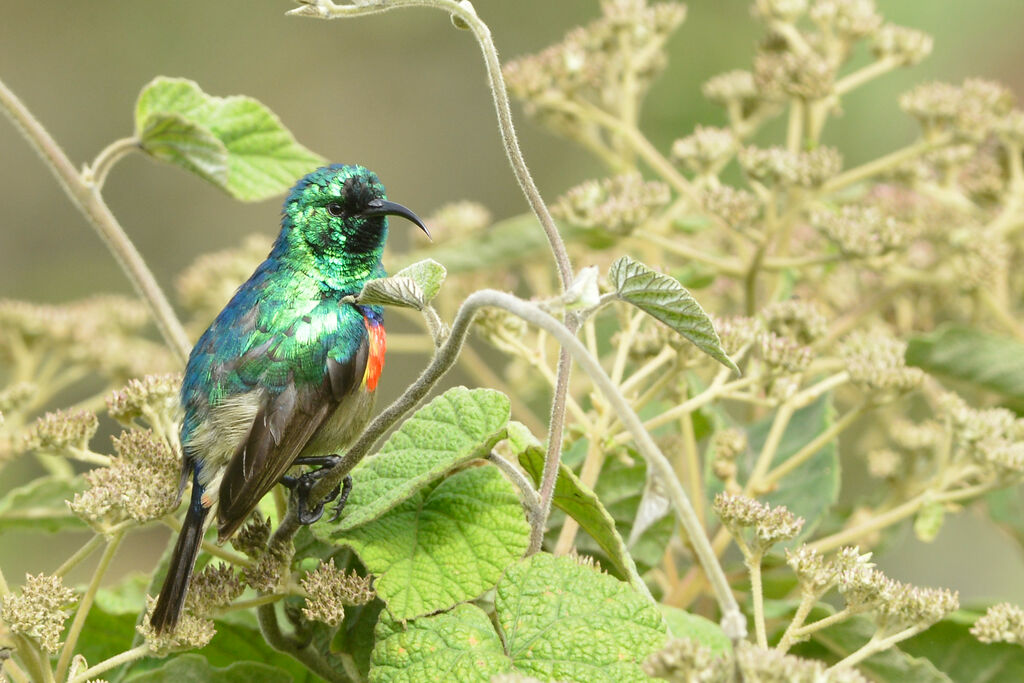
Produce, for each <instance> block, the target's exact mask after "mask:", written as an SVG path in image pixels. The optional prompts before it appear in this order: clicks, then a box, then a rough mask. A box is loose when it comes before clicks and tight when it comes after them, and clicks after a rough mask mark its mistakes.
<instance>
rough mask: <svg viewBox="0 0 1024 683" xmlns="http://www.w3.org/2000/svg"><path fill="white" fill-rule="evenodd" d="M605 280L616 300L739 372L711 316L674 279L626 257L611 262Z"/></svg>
mask: <svg viewBox="0 0 1024 683" xmlns="http://www.w3.org/2000/svg"><path fill="white" fill-rule="evenodd" d="M608 280H609V281H610V282H611V283H612V286H613V287H615V294H616V296H617V297H618V298H619V299H621V300H622V301H625V302H627V303H630V304H633V305H634V306H636V307H637V308H639V309H640V310H642V311H644V312H645V313H647V314H648V315H650V316H652V317H654V318H657V319H658V320H660V321H661V322H663V323H665V324H666V325H668V326H669V327H671V328H672V329H673V330H675V331H676V332H678V333H679V334H681V335H683V336H684V337H686V338H687V339H689V340H690V341H691V342H693V343H694V344H695V345H696V346H697V348H698V349H700V350H701V351H703V352H704V353H706V354H707V355H709V356H711V357H712V358H714V359H715V360H717V361H718V362H719V363H721V364H722V365H724V366H726V367H727V368H730V369H731V370H733V371H735V372H739V368H737V367H736V363H734V362H733V361H732V359H731V358H729V356H728V355H727V354H726V353H725V351H724V350H722V342H721V340H720V339H719V338H718V333H717V332H715V328H714V326H713V325H712V324H711V318H709V317H708V314H707V313H705V312H704V309H703V308H701V307H700V304H699V303H697V300H696V299H694V298H693V296H692V295H691V294H690V293H689V292H688V291H686V288H685V287H683V286H682V285H681V284H679V282H678V281H677V280H675V279H674V278H671V277H669V276H668V275H665V274H663V273H659V272H657V271H655V270H652V269H650V268H648V267H647V266H645V265H644V264H642V263H640V262H639V261H634V260H633V259H631V258H630V257H628V256H623V257H622V258H620V259H619V260H617V261H616V262H615V263H613V264H612V267H611V269H610V270H609V271H608Z"/></svg>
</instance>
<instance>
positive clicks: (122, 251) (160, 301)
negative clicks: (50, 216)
mask: <svg viewBox="0 0 1024 683" xmlns="http://www.w3.org/2000/svg"><path fill="white" fill-rule="evenodd" d="M0 105H3V108H4V111H5V112H6V113H7V116H8V117H9V118H10V119H11V121H12V122H13V123H14V125H15V127H16V128H17V129H18V131H19V132H20V133H21V134H22V136H24V137H25V139H26V140H28V141H29V143H30V144H31V145H32V147H33V148H34V149H35V150H36V152H38V154H39V156H40V157H42V159H43V161H45V162H46V165H47V166H48V167H49V168H50V170H51V171H52V172H53V174H54V176H56V178H57V181H58V183H59V184H60V186H61V187H62V188H64V191H65V192H66V193H67V195H68V197H70V198H71V201H72V202H73V203H74V204H75V206H76V207H78V210H79V211H81V212H82V214H83V215H84V216H85V218H86V219H87V220H88V221H89V224H90V225H92V227H93V228H94V229H95V230H96V232H97V234H99V236H100V238H101V239H102V240H103V242H104V243H105V244H106V245H107V248H108V249H110V251H111V253H112V254H113V255H114V257H115V258H116V259H117V262H118V264H119V265H120V266H121V269H122V270H123V271H124V272H125V274H126V275H127V276H128V279H129V280H131V283H132V286H133V287H135V291H136V292H137V293H138V294H139V296H141V297H142V299H143V300H144V301H145V302H146V304H147V305H148V306H149V311H150V313H151V314H152V316H153V321H154V322H155V323H156V326H157V329H159V330H160V334H161V336H162V337H163V338H164V341H165V342H166V343H167V345H168V346H170V347H171V350H172V351H174V353H175V355H177V356H178V359H179V360H180V361H181V362H182V363H184V362H185V360H186V359H187V358H188V354H189V351H190V350H191V349H192V343H191V342H190V341H189V338H188V335H187V334H186V333H185V328H184V327H182V325H181V321H180V320H178V316H177V315H176V314H175V313H174V309H173V308H172V307H171V304H170V302H169V301H168V300H167V297H166V296H165V295H164V292H163V290H162V289H161V288H160V285H159V284H157V281H156V278H155V277H153V273H152V272H150V270H149V268H148V267H147V266H146V262H145V261H143V260H142V256H141V255H140V254H139V252H138V250H136V248H135V245H134V244H132V241H131V240H130V239H128V235H126V234H125V232H124V229H123V228H122V227H121V226H120V224H119V223H118V222H117V219H116V218H114V214H113V213H111V212H110V209H109V208H108V207H107V205H106V203H104V201H103V197H102V196H101V195H100V193H99V189H98V188H97V187H96V186H94V185H92V184H90V183H88V182H86V181H85V179H84V178H83V177H82V176H81V175H79V173H78V171H76V170H75V167H74V166H73V165H72V163H71V161H70V160H69V159H68V158H67V155H65V154H64V151H63V150H62V149H61V148H60V147H59V146H58V145H57V143H56V141H54V139H53V138H52V137H50V134H49V133H47V132H46V129H45V128H43V126H42V124H41V123H39V121H38V120H36V118H35V117H34V116H32V113H31V112H30V111H29V110H28V109H27V108H26V107H25V105H24V104H22V102H21V100H19V99H18V98H17V96H15V94H14V93H13V92H11V91H10V90H9V89H8V88H7V86H6V85H5V84H4V83H3V81H0Z"/></svg>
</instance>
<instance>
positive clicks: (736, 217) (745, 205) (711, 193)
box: [700, 185, 761, 230]
mask: <svg viewBox="0 0 1024 683" xmlns="http://www.w3.org/2000/svg"><path fill="white" fill-rule="evenodd" d="M700 200H701V205H702V206H703V207H704V210H705V211H707V212H708V213H710V214H712V215H714V216H718V217H719V218H721V219H722V221H723V222H724V223H725V224H726V225H728V226H730V227H732V228H735V229H737V230H743V229H746V228H749V227H750V226H752V225H753V224H754V222H755V221H756V220H757V219H758V218H759V217H760V215H761V202H760V200H759V199H758V198H757V197H756V196H755V195H754V194H753V193H752V192H748V191H747V190H743V189H738V188H735V187H732V186H731V185H717V186H713V187H711V186H709V187H706V188H703V189H702V192H701V197H700Z"/></svg>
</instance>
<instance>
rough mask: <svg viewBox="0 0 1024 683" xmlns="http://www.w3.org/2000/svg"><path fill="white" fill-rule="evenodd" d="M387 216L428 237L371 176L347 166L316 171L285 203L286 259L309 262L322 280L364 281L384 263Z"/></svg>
mask: <svg viewBox="0 0 1024 683" xmlns="http://www.w3.org/2000/svg"><path fill="white" fill-rule="evenodd" d="M387 216H402V217H403V218H407V219H408V220H410V221H412V222H413V223H415V224H416V225H418V226H420V228H421V229H422V230H423V231H424V232H427V228H426V227H425V226H424V225H423V221H421V220H420V219H419V218H418V217H417V216H416V214H414V213H413V212H412V211H410V210H409V209H407V208H405V207H404V206H402V205H401V204H396V203H394V202H390V201H388V199H387V195H386V194H385V192H384V185H382V184H381V182H380V180H379V179H378V178H377V174H375V173H374V172H373V171H370V170H368V169H366V168H364V167H362V166H349V165H346V164H333V165H331V166H325V167H323V168H318V169H317V170H315V171H313V172H312V173H310V174H309V175H307V176H305V177H303V178H302V179H301V180H300V181H299V182H297V183H296V184H295V187H293V188H292V190H291V192H290V193H289V194H288V199H286V200H285V203H284V219H285V221H284V224H285V230H284V231H283V232H282V237H283V238H284V241H286V242H287V246H288V252H289V253H288V255H287V256H286V257H291V258H306V257H311V258H312V260H313V264H314V265H315V266H316V267H317V269H318V270H319V271H320V274H321V275H322V276H323V277H324V279H339V278H340V279H342V280H354V279H365V278H367V277H369V276H370V274H371V271H373V270H374V268H375V267H376V266H377V264H378V263H379V262H380V256H381V252H382V251H383V249H384V243H385V242H386V241H387V237H388V222H387ZM427 234H428V236H429V234H430V233H427ZM282 256H284V255H283V254H282Z"/></svg>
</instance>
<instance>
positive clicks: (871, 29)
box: [809, 0, 882, 42]
mask: <svg viewBox="0 0 1024 683" xmlns="http://www.w3.org/2000/svg"><path fill="white" fill-rule="evenodd" d="M809 15H810V18H811V21H813V22H814V23H815V24H817V25H818V27H819V28H821V29H822V30H823V31H827V32H830V33H832V34H834V35H836V36H839V37H840V38H842V39H844V40H847V41H851V42H852V41H855V40H860V39H861V38H864V37H865V36H869V35H872V34H874V33H875V32H876V31H878V29H879V27H880V26H881V25H882V17H881V15H879V14H878V11H877V9H876V7H875V0H816V1H815V3H814V6H813V7H811V10H810V13H809Z"/></svg>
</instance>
